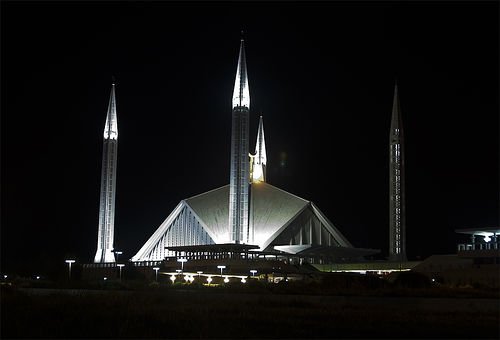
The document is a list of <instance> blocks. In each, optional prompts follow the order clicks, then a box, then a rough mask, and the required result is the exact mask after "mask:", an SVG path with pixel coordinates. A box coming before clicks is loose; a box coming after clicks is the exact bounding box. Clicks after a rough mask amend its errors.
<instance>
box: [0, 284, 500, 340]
mask: <svg viewBox="0 0 500 340" xmlns="http://www.w3.org/2000/svg"><path fill="white" fill-rule="evenodd" d="M1 299H2V309H1V321H2V323H1V337H2V338H169V339H172V338H201V339H203V338H495V339H498V337H499V324H500V318H499V300H498V299H496V298H453V297H446V298H430V297H387V296H318V295H297V294H294V295H289V294H272V293H268V292H241V291H240V292H234V291H230V290H227V289H226V290H224V289H206V288H205V289H202V288H200V289H189V290H183V289H156V290H142V291H126V290H121V291H109V290H108V291H107V290H55V289H54V290H51V289H31V288H30V289H25V290H3V291H2V296H1Z"/></svg>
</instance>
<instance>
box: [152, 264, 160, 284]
mask: <svg viewBox="0 0 500 340" xmlns="http://www.w3.org/2000/svg"><path fill="white" fill-rule="evenodd" d="M153 270H154V271H155V277H156V282H158V270H160V267H153Z"/></svg>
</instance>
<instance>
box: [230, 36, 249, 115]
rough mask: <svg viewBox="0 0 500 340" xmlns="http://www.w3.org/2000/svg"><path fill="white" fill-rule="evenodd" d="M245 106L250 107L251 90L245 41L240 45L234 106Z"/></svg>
mask: <svg viewBox="0 0 500 340" xmlns="http://www.w3.org/2000/svg"><path fill="white" fill-rule="evenodd" d="M238 106H245V107H247V108H250V92H249V90H248V78H247V65H246V61H245V47H244V46H243V41H242V42H241V46H240V56H239V58H238V69H237V70H236V79H235V80H234V91H233V108H235V107H238Z"/></svg>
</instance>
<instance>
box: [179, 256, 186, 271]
mask: <svg viewBox="0 0 500 340" xmlns="http://www.w3.org/2000/svg"><path fill="white" fill-rule="evenodd" d="M177 262H180V263H181V272H183V273H184V262H187V259H177Z"/></svg>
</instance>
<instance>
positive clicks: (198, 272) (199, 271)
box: [196, 270, 203, 281]
mask: <svg viewBox="0 0 500 340" xmlns="http://www.w3.org/2000/svg"><path fill="white" fill-rule="evenodd" d="M196 273H197V274H198V281H200V274H203V272H202V271H201V270H198V271H197V272H196Z"/></svg>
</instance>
